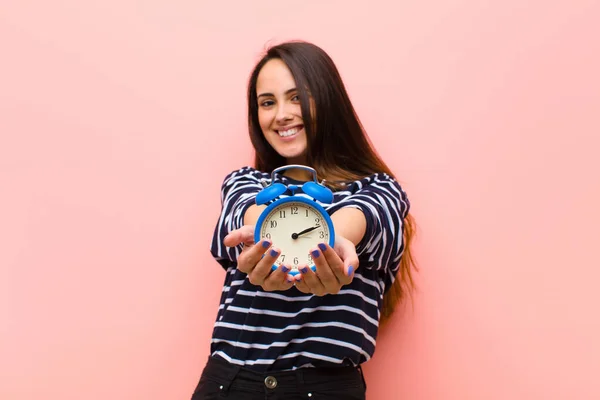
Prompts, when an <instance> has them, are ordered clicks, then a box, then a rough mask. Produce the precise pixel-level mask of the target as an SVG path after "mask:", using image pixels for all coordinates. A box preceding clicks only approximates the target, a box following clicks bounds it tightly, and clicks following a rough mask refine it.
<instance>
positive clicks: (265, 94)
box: [256, 88, 296, 98]
mask: <svg viewBox="0 0 600 400" xmlns="http://www.w3.org/2000/svg"><path fill="white" fill-rule="evenodd" d="M294 91H296V88H291V89H288V90H286V92H285V93H284V94H290V93H292V92H294ZM256 97H257V98H259V97H275V96H274V95H273V93H261V94H259V95H258V96H256Z"/></svg>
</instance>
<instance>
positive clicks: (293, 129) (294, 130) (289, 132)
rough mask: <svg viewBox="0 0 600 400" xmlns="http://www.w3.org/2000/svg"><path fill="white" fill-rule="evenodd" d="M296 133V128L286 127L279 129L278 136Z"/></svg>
mask: <svg viewBox="0 0 600 400" xmlns="http://www.w3.org/2000/svg"><path fill="white" fill-rule="evenodd" d="M296 133H298V128H292V129H288V130H287V131H279V136H283V137H286V136H292V135H295V134H296Z"/></svg>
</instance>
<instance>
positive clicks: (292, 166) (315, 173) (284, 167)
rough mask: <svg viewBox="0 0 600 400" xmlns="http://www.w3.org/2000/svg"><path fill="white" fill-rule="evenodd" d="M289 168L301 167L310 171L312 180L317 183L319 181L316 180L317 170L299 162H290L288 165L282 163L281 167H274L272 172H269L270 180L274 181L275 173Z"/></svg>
mask: <svg viewBox="0 0 600 400" xmlns="http://www.w3.org/2000/svg"><path fill="white" fill-rule="evenodd" d="M291 168H298V169H303V170H305V171H308V172H311V173H312V176H313V180H314V181H315V182H316V183H319V182H317V171H315V170H314V168H311V167H307V166H306V165H299V164H290V165H284V166H283V167H279V168H275V169H274V170H273V172H272V173H271V182H274V181H275V174H276V173H278V172H281V171H285V170H286V169H291Z"/></svg>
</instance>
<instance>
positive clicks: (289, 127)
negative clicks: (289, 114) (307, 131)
mask: <svg viewBox="0 0 600 400" xmlns="http://www.w3.org/2000/svg"><path fill="white" fill-rule="evenodd" d="M292 128H300V129H299V131H300V130H301V129H302V128H304V124H296V125H288V126H283V127H281V128H280V129H273V130H274V131H275V132H277V134H279V132H281V131H287V130H290V129H292ZM294 136H295V135H294Z"/></svg>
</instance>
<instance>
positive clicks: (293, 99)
mask: <svg viewBox="0 0 600 400" xmlns="http://www.w3.org/2000/svg"><path fill="white" fill-rule="evenodd" d="M292 101H300V96H298V95H297V94H295V95H294V96H293V97H292Z"/></svg>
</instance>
